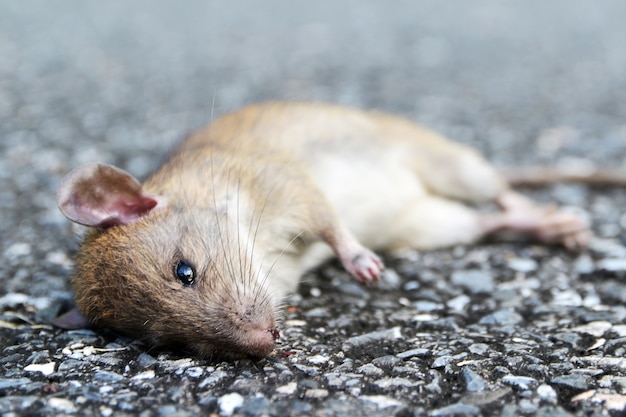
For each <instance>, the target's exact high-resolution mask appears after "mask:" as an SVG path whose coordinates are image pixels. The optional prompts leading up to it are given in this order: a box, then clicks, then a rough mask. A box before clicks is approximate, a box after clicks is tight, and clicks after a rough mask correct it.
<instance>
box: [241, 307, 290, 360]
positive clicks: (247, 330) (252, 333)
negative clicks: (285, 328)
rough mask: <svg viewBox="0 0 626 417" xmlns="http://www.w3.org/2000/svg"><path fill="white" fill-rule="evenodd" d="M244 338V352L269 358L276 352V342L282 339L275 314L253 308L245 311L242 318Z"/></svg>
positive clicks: (242, 339) (263, 309)
mask: <svg viewBox="0 0 626 417" xmlns="http://www.w3.org/2000/svg"><path fill="white" fill-rule="evenodd" d="M241 321H242V324H243V326H242V329H241V330H243V332H242V333H243V334H242V335H241V336H243V338H240V341H242V342H243V343H242V346H241V348H242V350H243V351H244V352H246V353H247V354H248V355H250V356H253V357H258V358H263V357H265V356H268V355H269V354H270V353H272V351H273V350H274V342H275V341H276V340H277V339H278V338H279V337H280V331H279V330H278V328H277V327H276V321H275V318H274V312H273V311H268V309H265V308H259V307H258V306H252V307H248V308H246V309H245V311H244V312H243V315H242V316H241Z"/></svg>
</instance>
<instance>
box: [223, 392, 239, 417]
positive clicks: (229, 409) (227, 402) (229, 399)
mask: <svg viewBox="0 0 626 417" xmlns="http://www.w3.org/2000/svg"><path fill="white" fill-rule="evenodd" d="M217 403H218V405H219V407H220V412H221V414H223V415H225V416H231V415H232V414H233V413H234V412H235V409H237V408H239V407H241V406H242V405H243V397H242V396H241V395H240V394H237V393H236V392H233V393H230V394H226V395H223V396H222V397H220V398H219V399H218V400H217Z"/></svg>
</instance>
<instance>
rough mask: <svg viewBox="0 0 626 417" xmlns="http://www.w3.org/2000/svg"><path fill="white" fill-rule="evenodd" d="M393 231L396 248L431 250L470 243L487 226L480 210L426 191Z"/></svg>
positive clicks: (408, 208)
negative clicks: (428, 193)
mask: <svg viewBox="0 0 626 417" xmlns="http://www.w3.org/2000/svg"><path fill="white" fill-rule="evenodd" d="M390 232H391V236H394V240H393V242H394V245H393V246H394V247H396V248H402V247H410V248H413V249H420V250H428V249H438V248H444V247H449V246H454V245H465V244H470V243H473V242H476V241H478V240H480V239H481V238H482V237H483V236H484V235H485V234H486V233H487V232H488V230H487V229H486V227H485V226H484V220H483V216H482V215H481V214H480V213H478V211H476V210H474V209H472V208H470V207H467V206H465V205H463V204H461V203H459V202H458V201H454V200H449V199H446V198H442V197H437V196H432V195H427V196H423V197H421V198H420V199H419V200H417V201H416V202H415V204H413V205H411V206H408V207H407V209H406V211H405V212H404V215H399V216H398V220H397V222H396V223H395V225H394V230H391V231H390Z"/></svg>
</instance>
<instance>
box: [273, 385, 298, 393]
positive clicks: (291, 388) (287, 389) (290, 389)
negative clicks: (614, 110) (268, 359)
mask: <svg viewBox="0 0 626 417" xmlns="http://www.w3.org/2000/svg"><path fill="white" fill-rule="evenodd" d="M297 389H298V384H297V383H295V382H290V383H288V384H286V385H282V386H280V387H278V388H276V392H277V393H279V394H284V395H292V394H293V393H294V392H296V390H297Z"/></svg>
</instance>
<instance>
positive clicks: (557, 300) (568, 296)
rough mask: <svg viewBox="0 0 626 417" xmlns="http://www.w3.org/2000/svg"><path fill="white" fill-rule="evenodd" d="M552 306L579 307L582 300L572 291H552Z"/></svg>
mask: <svg viewBox="0 0 626 417" xmlns="http://www.w3.org/2000/svg"><path fill="white" fill-rule="evenodd" d="M552 304H554V305H557V306H566V307H580V306H582V305H583V298H582V296H581V295H580V294H579V293H578V292H576V291H574V290H565V291H553V292H552Z"/></svg>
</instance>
